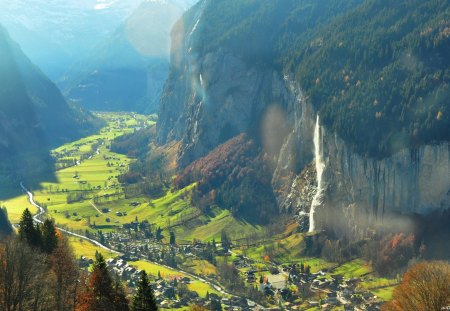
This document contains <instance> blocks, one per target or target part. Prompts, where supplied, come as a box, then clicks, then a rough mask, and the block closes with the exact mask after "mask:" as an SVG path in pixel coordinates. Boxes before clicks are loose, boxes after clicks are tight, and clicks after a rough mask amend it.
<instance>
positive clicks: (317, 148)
mask: <svg viewBox="0 0 450 311" xmlns="http://www.w3.org/2000/svg"><path fill="white" fill-rule="evenodd" d="M321 138H322V137H321V133H320V119H319V115H317V119H316V127H315V129H314V155H315V161H316V174H317V191H316V194H315V195H314V198H313V200H312V203H311V209H310V210H309V232H313V231H314V230H315V229H316V227H315V223H314V213H315V210H316V207H317V206H319V205H320V204H321V203H322V198H323V192H324V187H323V180H322V177H323V171H324V169H325V162H324V161H323V150H322V141H321V140H322V139H321Z"/></svg>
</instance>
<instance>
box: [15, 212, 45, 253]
mask: <svg viewBox="0 0 450 311" xmlns="http://www.w3.org/2000/svg"><path fill="white" fill-rule="evenodd" d="M19 226H20V227H19V237H20V238H21V240H23V241H25V242H27V244H28V245H30V246H33V247H39V246H40V245H41V233H40V230H39V227H37V226H35V225H34V222H33V216H32V215H31V213H30V210H29V209H28V208H26V209H25V210H24V211H23V214H22V218H21V219H20V222H19Z"/></svg>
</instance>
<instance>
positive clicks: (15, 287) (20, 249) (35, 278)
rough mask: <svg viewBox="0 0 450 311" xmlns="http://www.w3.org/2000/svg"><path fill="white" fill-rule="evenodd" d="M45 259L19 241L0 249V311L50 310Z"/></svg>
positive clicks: (9, 243) (8, 243)
mask: <svg viewBox="0 0 450 311" xmlns="http://www.w3.org/2000/svg"><path fill="white" fill-rule="evenodd" d="M46 277H47V275H46V271H45V264H44V258H43V256H42V255H41V254H39V253H37V252H35V251H34V250H32V249H31V248H30V247H29V246H28V245H27V244H26V243H25V242H23V241H22V240H20V239H17V238H12V239H9V240H7V241H6V242H5V243H4V244H2V245H1V249H0V310H6V311H16V310H49V309H50V308H49V303H48V300H49V299H48V294H49V292H48V290H47V280H46Z"/></svg>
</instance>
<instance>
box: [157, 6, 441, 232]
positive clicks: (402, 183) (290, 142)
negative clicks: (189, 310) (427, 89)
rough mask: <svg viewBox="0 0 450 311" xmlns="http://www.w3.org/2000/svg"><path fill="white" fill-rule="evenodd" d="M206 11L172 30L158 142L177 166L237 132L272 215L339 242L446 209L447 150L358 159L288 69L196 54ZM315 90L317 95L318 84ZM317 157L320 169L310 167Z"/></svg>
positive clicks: (215, 53)
mask: <svg viewBox="0 0 450 311" xmlns="http://www.w3.org/2000/svg"><path fill="white" fill-rule="evenodd" d="M208 3H209V2H208V1H203V2H201V3H200V4H198V5H197V6H196V7H195V8H194V9H193V10H191V11H189V12H188V13H187V14H185V16H184V17H183V19H182V20H181V21H180V22H178V24H177V25H176V27H175V29H174V31H173V44H172V48H173V50H172V68H171V72H170V76H169V79H168V81H167V82H166V85H165V89H164V92H163V97H162V101H161V107H160V119H159V123H158V140H159V143H161V144H164V143H167V142H170V141H174V140H175V141H180V142H181V148H180V151H179V154H178V164H179V166H180V167H186V166H187V165H189V164H190V163H192V162H193V161H194V160H197V159H199V158H201V157H203V156H205V155H207V154H208V153H209V152H210V151H211V150H213V149H214V148H215V147H217V146H218V145H220V144H222V143H224V142H225V141H227V140H229V139H231V138H232V137H235V136H237V135H238V134H240V133H243V132H245V133H247V134H248V135H250V137H251V138H252V139H254V140H255V141H256V142H257V143H259V144H260V146H261V148H262V150H263V152H264V153H265V154H266V155H267V158H269V159H270V162H271V165H272V187H273V191H274V194H275V195H276V199H277V204H278V206H279V207H280V209H284V210H291V211H294V212H295V213H296V214H297V217H296V218H297V219H298V221H299V222H300V223H301V225H302V228H304V229H305V230H308V228H309V227H310V222H312V223H313V226H312V227H313V228H310V229H314V230H316V231H317V230H327V231H329V232H331V233H335V234H336V235H338V236H342V235H353V236H355V237H357V238H359V237H362V236H363V235H364V234H365V233H367V232H368V231H369V230H372V229H377V228H380V226H386V227H393V228H394V227H396V226H397V225H403V224H402V223H393V222H392V221H391V219H392V215H394V214H396V213H405V214H411V213H426V212H427V211H431V210H439V209H444V208H447V207H448V206H449V201H450V198H449V196H450V192H449V190H450V162H449V161H450V160H449V157H450V152H449V148H450V147H449V144H448V143H441V144H435V145H432V144H430V145H423V146H422V147H417V148H415V149H411V150H410V149H402V150H401V151H399V152H396V153H395V154H393V155H390V156H389V157H384V158H382V159H380V157H373V158H372V157H369V156H363V155H361V153H358V152H356V151H355V150H356V149H355V146H354V144H352V143H351V142H348V141H344V140H342V139H341V138H340V137H338V135H337V134H336V133H335V132H332V131H331V130H329V129H328V128H325V127H323V126H321V124H320V123H319V124H318V128H316V127H315V125H316V121H317V115H318V114H320V112H318V111H317V107H318V106H320V105H324V103H314V102H312V101H313V99H314V97H311V96H306V95H304V92H303V90H302V87H301V85H300V83H299V80H298V79H297V78H294V76H293V75H291V74H289V73H288V72H289V70H287V69H281V67H279V66H276V65H275V64H267V63H264V64H261V63H259V62H258V61H255V62H252V61H249V59H248V58H247V57H245V56H242V55H240V54H239V53H238V52H236V51H235V50H234V51H233V49H231V48H227V46H226V45H225V46H219V47H217V48H204V49H202V48H199V47H198V36H204V34H205V31H206V30H205V29H204V27H206V26H204V25H203V24H202V21H203V20H204V19H206V16H204V14H206V13H205V12H206V11H205V8H207V6H208ZM271 3H272V2H271ZM268 5H269V4H268ZM209 18H210V17H209ZM230 18H231V17H230ZM216 26H217V25H216ZM216 26H215V25H210V24H209V25H208V27H210V28H214V27H216ZM244 29H245V28H244ZM296 29H298V28H296ZM199 30H201V31H199ZM226 40H228V41H229V40H230V39H229V38H228V37H227V39H226ZM248 40H251V38H249V39H248ZM234 45H237V43H236V42H234ZM244 54H245V52H244ZM315 84H316V85H317V88H319V89H320V85H321V82H320V79H318V80H317V81H316V83H315ZM313 104H314V105H313ZM342 107H344V106H342ZM342 109H344V108H342ZM349 109H350V108H349ZM349 124H351V122H350V121H349ZM315 129H316V131H315ZM366 130H368V131H370V129H366ZM315 132H316V133H317V136H318V137H316V138H315V137H314V136H315V135H314V134H315ZM316 148H320V150H316ZM317 155H320V159H321V162H322V164H323V165H320V166H318V165H314V161H313V160H314V158H316V160H317V158H318V157H317ZM314 167H315V169H314ZM319 167H320V171H321V179H320V180H321V182H320V187H319V188H320V189H319V190H318V189H317V188H318V187H317V179H318V178H317V173H318V172H317V171H318V168H319ZM317 191H320V194H321V195H315V194H316V193H317ZM313 201H314V206H315V209H314V211H315V212H314V213H310V207H311V205H312V203H313ZM398 228H400V227H398Z"/></svg>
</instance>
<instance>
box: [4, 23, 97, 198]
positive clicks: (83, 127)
mask: <svg viewBox="0 0 450 311" xmlns="http://www.w3.org/2000/svg"><path fill="white" fill-rule="evenodd" d="M0 108H1V110H0V121H1V122H0V156H1V159H2V161H1V163H0V176H1V182H0V183H1V184H2V185H9V184H11V183H17V182H18V180H20V179H34V178H35V177H37V176H40V177H43V178H51V173H47V172H50V171H51V167H52V160H51V158H50V156H49V153H48V149H49V147H51V146H54V145H57V144H60V143H62V142H65V141H69V140H72V139H74V138H77V137H80V136H82V135H85V134H87V133H89V132H92V131H93V130H94V129H95V128H96V124H95V123H96V122H97V121H96V119H95V118H94V117H93V116H92V115H90V114H88V113H86V112H84V111H82V110H81V109H80V108H77V107H75V106H72V105H70V104H68V103H67V102H66V101H65V99H64V98H63V97H62V95H61V93H60V91H59V90H58V88H57V87H56V86H55V85H54V84H53V83H52V82H51V81H50V80H49V79H48V78H47V77H45V76H44V75H43V74H42V72H41V71H40V70H39V69H38V68H37V67H35V66H34V65H33V64H32V63H31V62H30V61H29V60H28V58H27V57H26V56H25V55H24V54H23V53H22V51H21V49H20V47H19V46H18V45H17V44H15V43H14V42H13V41H12V40H11V38H10V37H9V35H8V34H7V32H6V30H4V29H3V28H0ZM1 196H3V193H0V197H1Z"/></svg>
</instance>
